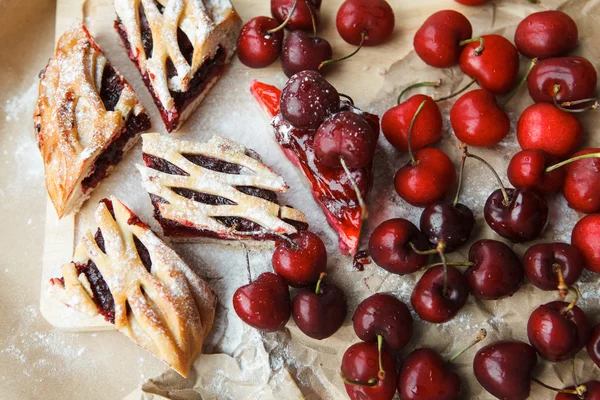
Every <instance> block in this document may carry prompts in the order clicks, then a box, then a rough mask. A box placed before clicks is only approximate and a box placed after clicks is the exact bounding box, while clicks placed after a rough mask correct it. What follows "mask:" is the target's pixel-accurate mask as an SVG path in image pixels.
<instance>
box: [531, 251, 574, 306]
mask: <svg viewBox="0 0 600 400" xmlns="http://www.w3.org/2000/svg"><path fill="white" fill-rule="evenodd" d="M523 268H524V269H525V275H527V279H529V282H531V283H532V284H533V285H534V286H536V287H538V288H540V289H542V290H556V289H558V290H559V293H560V295H561V297H562V298H564V297H565V296H566V294H567V290H568V287H569V286H570V285H573V284H574V283H575V282H577V280H578V279H579V277H580V276H581V273H582V272H583V258H582V257H581V254H580V253H579V250H577V248H576V247H575V246H571V245H569V244H566V243H539V244H536V245H533V246H531V247H530V248H529V249H527V251H526V252H525V255H524V256H523Z"/></svg>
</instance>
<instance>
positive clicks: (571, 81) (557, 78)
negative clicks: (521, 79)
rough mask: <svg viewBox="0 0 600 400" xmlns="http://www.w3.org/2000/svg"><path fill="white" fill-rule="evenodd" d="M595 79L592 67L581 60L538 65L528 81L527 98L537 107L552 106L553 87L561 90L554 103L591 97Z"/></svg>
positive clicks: (585, 60)
mask: <svg viewBox="0 0 600 400" xmlns="http://www.w3.org/2000/svg"><path fill="white" fill-rule="evenodd" d="M597 80H598V76H597V74H596V69H595V68H594V65H593V64H592V63H591V62H589V61H588V60H587V59H586V58H583V57H557V58H548V59H546V60H542V61H539V62H538V63H537V64H536V65H535V66H534V67H533V69H532V70H531V72H530V74H529V76H528V77H527V89H529V95H530V96H531V98H532V99H533V101H535V102H536V103H540V102H545V103H553V102H554V86H555V85H558V86H560V91H559V92H558V93H557V95H556V99H557V101H558V102H559V103H560V102H563V101H575V100H583V99H589V98H591V97H594V92H595V91H596V82H597Z"/></svg>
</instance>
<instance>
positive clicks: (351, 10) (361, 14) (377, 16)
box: [335, 0, 395, 46]
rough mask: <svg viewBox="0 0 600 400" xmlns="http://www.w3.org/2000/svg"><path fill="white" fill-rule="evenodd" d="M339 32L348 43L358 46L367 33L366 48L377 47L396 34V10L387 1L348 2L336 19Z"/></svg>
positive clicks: (341, 7)
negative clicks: (363, 35) (363, 33)
mask: <svg viewBox="0 0 600 400" xmlns="http://www.w3.org/2000/svg"><path fill="white" fill-rule="evenodd" d="M335 23H336V26H337V30H338V32H339V34H340V36H341V37H342V39H344V40H345V41H346V42H348V43H350V44H353V45H355V46H358V45H359V44H360V41H361V35H362V32H365V41H364V43H363V44H364V45H365V46H377V45H379V44H381V43H383V42H385V41H386V40H388V39H389V38H390V36H392V33H393V32H394V25H395V17H394V10H392V7H390V5H389V4H388V2H387V1H385V0H346V1H344V3H342V5H341V6H340V9H339V10H338V13H337V17H336V19H335Z"/></svg>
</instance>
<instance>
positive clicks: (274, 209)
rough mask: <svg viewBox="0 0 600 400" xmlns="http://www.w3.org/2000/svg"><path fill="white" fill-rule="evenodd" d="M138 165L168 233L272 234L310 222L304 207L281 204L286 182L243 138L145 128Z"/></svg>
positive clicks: (263, 237) (244, 236) (262, 237)
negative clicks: (202, 137) (200, 139)
mask: <svg viewBox="0 0 600 400" xmlns="http://www.w3.org/2000/svg"><path fill="white" fill-rule="evenodd" d="M142 138H143V145H142V149H143V156H144V162H145V163H146V166H145V167H143V166H140V165H138V169H139V170H140V172H141V174H142V185H143V186H144V188H145V189H146V190H147V191H148V193H149V194H150V198H151V200H152V203H153V204H154V216H155V218H156V219H157V221H158V222H159V223H160V225H161V226H162V228H163V231H164V234H165V235H166V236H170V237H177V238H184V239H194V238H206V237H208V238H217V239H252V240H273V239H276V238H277V237H279V236H281V235H288V234H292V233H296V232H297V231H298V230H302V229H306V228H307V227H308V225H307V223H306V218H305V216H304V214H303V213H302V212H301V211H298V210H296V209H294V208H291V207H287V206H281V205H279V203H278V199H277V192H285V191H286V190H287V189H288V186H287V185H286V184H285V182H284V181H283V179H282V178H281V176H279V175H278V174H277V173H276V172H275V171H273V170H272V169H271V168H269V167H267V166H266V165H265V164H263V163H262V161H261V160H260V158H259V157H258V155H257V154H256V153H255V152H253V151H252V150H248V149H246V148H245V147H244V146H242V145H241V144H239V143H236V142H233V141H231V140H228V139H224V138H222V137H219V136H214V137H213V138H212V139H211V140H209V141H208V142H207V143H197V142H188V141H183V140H177V139H173V138H170V137H166V136H164V135H159V134H156V133H149V134H144V135H143V136H142Z"/></svg>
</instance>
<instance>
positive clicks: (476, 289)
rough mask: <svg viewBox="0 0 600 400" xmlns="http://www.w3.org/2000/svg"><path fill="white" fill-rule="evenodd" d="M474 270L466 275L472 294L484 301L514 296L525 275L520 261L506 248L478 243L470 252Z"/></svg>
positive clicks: (497, 244) (496, 243) (501, 245)
mask: <svg viewBox="0 0 600 400" xmlns="http://www.w3.org/2000/svg"><path fill="white" fill-rule="evenodd" d="M469 261H470V262H472V263H473V265H472V266H470V267H469V268H467V270H466V271H465V277H466V278H467V282H468V283H469V288H470V289H471V294H472V295H473V296H475V297H477V298H480V299H484V300H497V299H500V298H502V297H506V296H512V295H513V294H515V293H516V292H517V290H519V287H521V283H522V282H523V277H524V276H525V273H524V271H523V266H522V265H521V261H520V260H519V257H517V255H516V254H515V252H514V251H512V249H511V248H510V247H508V246H507V245H506V244H504V243H502V242H498V241H496V240H489V239H487V240H479V241H477V242H475V243H473V245H472V246H471V249H470V250H469Z"/></svg>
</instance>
